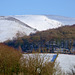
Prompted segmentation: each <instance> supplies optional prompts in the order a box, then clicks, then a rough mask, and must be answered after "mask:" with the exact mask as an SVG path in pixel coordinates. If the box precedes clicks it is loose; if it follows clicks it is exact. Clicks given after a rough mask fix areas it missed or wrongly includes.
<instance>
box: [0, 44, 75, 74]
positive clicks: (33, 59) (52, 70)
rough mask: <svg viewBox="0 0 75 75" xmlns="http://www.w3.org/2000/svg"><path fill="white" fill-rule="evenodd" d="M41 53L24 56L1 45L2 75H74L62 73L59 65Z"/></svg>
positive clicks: (0, 72)
mask: <svg viewBox="0 0 75 75" xmlns="http://www.w3.org/2000/svg"><path fill="white" fill-rule="evenodd" d="M49 59H50V57H48V58H46V54H44V55H43V56H41V55H40V54H39V53H33V54H22V53H21V50H19V51H17V50H15V49H14V48H12V47H8V46H6V45H4V44H0V75H74V74H75V71H74V70H73V69H72V72H71V73H67V74H65V73H64V72H62V70H61V68H60V66H59V64H58V63H56V62H55V61H54V62H50V61H49Z"/></svg>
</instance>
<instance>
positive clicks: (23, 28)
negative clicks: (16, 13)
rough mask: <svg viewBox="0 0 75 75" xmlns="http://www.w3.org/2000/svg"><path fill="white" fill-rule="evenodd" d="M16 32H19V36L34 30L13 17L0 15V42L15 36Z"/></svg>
mask: <svg viewBox="0 0 75 75" xmlns="http://www.w3.org/2000/svg"><path fill="white" fill-rule="evenodd" d="M18 32H20V33H21V34H20V36H23V35H29V34H30V33H31V32H32V33H34V32H36V30H35V29H33V28H31V27H30V26H28V25H26V24H24V23H22V22H20V21H19V20H17V19H15V18H12V17H0V42H4V41H6V40H8V39H12V38H14V37H16V34H17V33H18Z"/></svg>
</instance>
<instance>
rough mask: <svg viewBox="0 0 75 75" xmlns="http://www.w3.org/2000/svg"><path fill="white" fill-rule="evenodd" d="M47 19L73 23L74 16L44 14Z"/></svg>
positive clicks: (74, 20) (74, 22)
mask: <svg viewBox="0 0 75 75" xmlns="http://www.w3.org/2000/svg"><path fill="white" fill-rule="evenodd" d="M45 16H46V17H48V18H49V19H53V20H56V21H59V22H61V23H62V24H63V25H73V24H75V18H70V17H64V16H56V15H45Z"/></svg>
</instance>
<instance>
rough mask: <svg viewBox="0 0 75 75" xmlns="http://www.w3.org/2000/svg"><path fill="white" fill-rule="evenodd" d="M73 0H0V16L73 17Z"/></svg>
mask: <svg viewBox="0 0 75 75" xmlns="http://www.w3.org/2000/svg"><path fill="white" fill-rule="evenodd" d="M74 3H75V0H62V1H60V0H57V1H55V0H36V1H35V0H31V1H30V0H13V1H10V0H6V1H4V0H2V1H0V16H8V15H59V16H65V17H73V18H75V10H74V9H75V6H74Z"/></svg>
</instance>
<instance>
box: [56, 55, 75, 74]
mask: <svg viewBox="0 0 75 75" xmlns="http://www.w3.org/2000/svg"><path fill="white" fill-rule="evenodd" d="M56 61H57V62H58V63H59V65H60V67H61V69H62V70H63V71H64V72H66V73H67V72H70V71H71V69H72V68H73V67H74V66H75V55H68V54H59V55H58V58H57V60H56Z"/></svg>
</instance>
